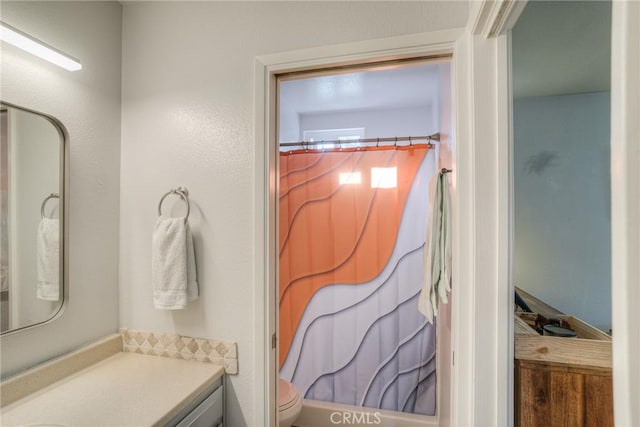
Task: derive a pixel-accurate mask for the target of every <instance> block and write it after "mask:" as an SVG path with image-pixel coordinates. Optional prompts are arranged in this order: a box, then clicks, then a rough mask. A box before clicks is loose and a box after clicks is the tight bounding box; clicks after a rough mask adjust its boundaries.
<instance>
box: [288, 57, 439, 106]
mask: <svg viewBox="0 0 640 427" xmlns="http://www.w3.org/2000/svg"><path fill="white" fill-rule="evenodd" d="M437 98H438V65H437V64H420V65H412V66H402V67H396V68H394V69H385V70H377V71H367V72H358V73H350V74H337V75H332V76H323V77H314V78H306V79H299V80H289V81H283V82H282V83H281V87H280V100H279V102H280V108H281V109H282V110H283V111H290V112H296V113H297V114H309V113H320V112H329V111H333V112H336V111H354V110H376V109H382V108H384V109H392V108H409V107H425V106H429V105H431V103H432V102H434V100H437Z"/></svg>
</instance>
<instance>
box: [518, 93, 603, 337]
mask: <svg viewBox="0 0 640 427" xmlns="http://www.w3.org/2000/svg"><path fill="white" fill-rule="evenodd" d="M609 111H610V109H609V92H599V93H590V94H582V95H566V96H545V97H540V98H522V99H519V100H516V101H515V103H514V114H513V118H514V168H513V169H514V193H515V206H514V207H515V212H514V217H515V229H514V232H515V236H514V243H515V249H514V279H515V283H516V286H519V287H521V288H522V289H524V290H526V291H527V292H530V293H531V294H533V295H534V296H536V297H537V298H540V299H541V300H543V301H545V302H547V303H549V304H550V305H552V306H554V307H556V308H557V309H559V310H560V311H562V312H565V313H568V314H571V315H574V316H577V317H579V318H581V319H583V320H585V321H587V322H588V323H591V324H592V325H594V326H596V327H598V328H601V329H602V330H604V331H608V330H609V328H610V327H611V213H610V210H611V190H610V172H609V170H610V166H609V158H610V155H609V151H610V148H609V129H610V124H609V121H610V119H609Z"/></svg>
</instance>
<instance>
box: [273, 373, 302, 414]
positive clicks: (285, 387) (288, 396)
mask: <svg viewBox="0 0 640 427" xmlns="http://www.w3.org/2000/svg"><path fill="white" fill-rule="evenodd" d="M299 395H300V393H298V389H297V388H295V386H294V385H293V384H291V383H290V382H287V381H285V380H283V379H280V381H279V382H278V406H279V407H280V408H282V407H283V406H289V404H290V403H291V402H293V401H295V400H296V399H298V397H299Z"/></svg>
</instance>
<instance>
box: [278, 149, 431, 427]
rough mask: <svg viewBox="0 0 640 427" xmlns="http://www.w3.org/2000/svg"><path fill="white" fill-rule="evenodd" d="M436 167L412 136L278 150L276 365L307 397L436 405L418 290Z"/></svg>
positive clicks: (410, 407) (424, 407) (425, 409)
mask: <svg viewBox="0 0 640 427" xmlns="http://www.w3.org/2000/svg"><path fill="white" fill-rule="evenodd" d="M314 148H315V149H314ZM318 148H319V149H318ZM436 168H437V166H436V156H435V150H434V149H433V145H432V144H425V143H421V144H416V143H414V142H413V141H409V142H408V143H405V144H404V145H400V144H396V143H392V144H387V145H380V144H369V145H367V146H361V145H360V144H350V145H349V146H346V145H345V146H344V147H339V146H338V145H337V144H336V145H335V146H333V147H332V146H330V145H327V144H325V145H322V144H320V145H317V144H316V145H315V146H312V147H311V148H309V147H304V148H300V149H297V150H291V151H281V153H280V172H279V174H280V186H279V188H280V190H279V250H280V258H279V259H280V264H279V303H280V305H279V314H280V317H279V324H280V347H279V351H280V361H281V366H280V376H281V377H282V378H284V379H286V380H288V381H291V382H292V383H293V384H295V386H296V387H297V388H298V390H300V393H301V395H302V396H303V397H304V398H305V399H312V400H321V401H328V402H334V403H341V404H347V405H352V406H361V407H368V408H377V409H387V410H392V411H400V412H409V413H416V414H424V415H434V414H435V409H436V334H435V330H436V329H435V326H434V325H432V324H430V323H428V322H427V321H426V319H425V318H424V317H423V316H422V315H421V314H420V313H419V312H418V309H417V301H418V295H419V292H420V289H421V287H422V283H423V276H424V274H423V265H424V263H423V253H424V246H425V234H426V224H427V216H428V213H429V212H430V209H429V206H428V204H429V181H430V178H431V177H432V176H433V175H434V174H435V173H436Z"/></svg>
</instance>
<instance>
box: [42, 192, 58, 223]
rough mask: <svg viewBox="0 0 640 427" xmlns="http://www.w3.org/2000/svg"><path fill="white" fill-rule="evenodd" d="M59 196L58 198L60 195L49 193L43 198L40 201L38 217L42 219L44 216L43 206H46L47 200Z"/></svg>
mask: <svg viewBox="0 0 640 427" xmlns="http://www.w3.org/2000/svg"><path fill="white" fill-rule="evenodd" d="M59 198H60V196H59V195H58V194H57V193H51V194H49V195H48V196H47V197H45V198H44V200H43V201H42V205H40V217H41V218H42V219H44V218H46V217H45V216H44V208H45V207H46V206H47V202H48V201H49V200H50V199H59Z"/></svg>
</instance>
